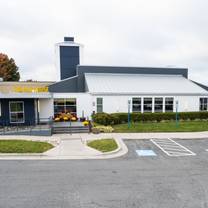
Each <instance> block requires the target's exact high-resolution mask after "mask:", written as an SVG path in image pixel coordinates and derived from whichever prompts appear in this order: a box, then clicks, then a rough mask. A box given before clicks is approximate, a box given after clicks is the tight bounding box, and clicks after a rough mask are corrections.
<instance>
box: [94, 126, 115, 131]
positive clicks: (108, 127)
mask: <svg viewBox="0 0 208 208" xmlns="http://www.w3.org/2000/svg"><path fill="white" fill-rule="evenodd" d="M113 131H114V129H113V128H112V127H111V126H95V127H93V128H92V132H96V133H97V132H98V133H100V132H102V133H111V132H113Z"/></svg>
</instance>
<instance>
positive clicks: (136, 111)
mask: <svg viewBox="0 0 208 208" xmlns="http://www.w3.org/2000/svg"><path fill="white" fill-rule="evenodd" d="M134 99H138V100H140V104H136V105H138V106H140V110H135V111H134V105H135V104H134ZM131 107H132V113H141V112H142V98H141V97H133V98H132V103H131Z"/></svg>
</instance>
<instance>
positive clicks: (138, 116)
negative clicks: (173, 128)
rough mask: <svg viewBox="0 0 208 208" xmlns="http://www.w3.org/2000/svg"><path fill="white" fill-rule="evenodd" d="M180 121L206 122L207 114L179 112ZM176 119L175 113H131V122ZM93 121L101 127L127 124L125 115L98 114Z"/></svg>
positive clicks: (126, 115)
mask: <svg viewBox="0 0 208 208" xmlns="http://www.w3.org/2000/svg"><path fill="white" fill-rule="evenodd" d="M178 117H179V119H180V120H184V121H188V120H208V112H180V113H178ZM175 119H176V113H174V112H167V113H131V114H130V121H131V122H164V121H171V120H175ZM93 121H94V122H96V123H98V124H101V125H105V126H107V125H115V124H122V123H127V122H128V114H127V113H112V114H108V113H98V114H95V115H93Z"/></svg>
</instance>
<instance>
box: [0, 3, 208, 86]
mask: <svg viewBox="0 0 208 208" xmlns="http://www.w3.org/2000/svg"><path fill="white" fill-rule="evenodd" d="M207 8H208V1H207V0H157V1H156V0H129V1H126V0H87V1H86V0H59V1H58V0H9V1H8V0H0V52H1V53H6V54H7V55H8V56H9V57H12V58H14V59H15V61H16V64H17V65H18V67H19V70H20V74H21V80H27V79H33V80H39V81H57V79H58V76H57V73H58V71H57V70H56V67H55V43H58V42H63V38H64V36H74V38H75V42H77V43H82V44H83V45H84V62H83V63H84V64H86V65H112V66H151V67H152V66H154V67H167V66H168V67H186V68H188V69H189V78H190V79H193V80H195V81H198V82H201V83H203V84H207V85H208V12H207Z"/></svg>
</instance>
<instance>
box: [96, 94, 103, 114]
mask: <svg viewBox="0 0 208 208" xmlns="http://www.w3.org/2000/svg"><path fill="white" fill-rule="evenodd" d="M98 99H102V104H98V103H97V100H98ZM98 106H102V112H98V110H97V109H98ZM96 112H97V113H103V112H104V111H103V97H97V98H96Z"/></svg>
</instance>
